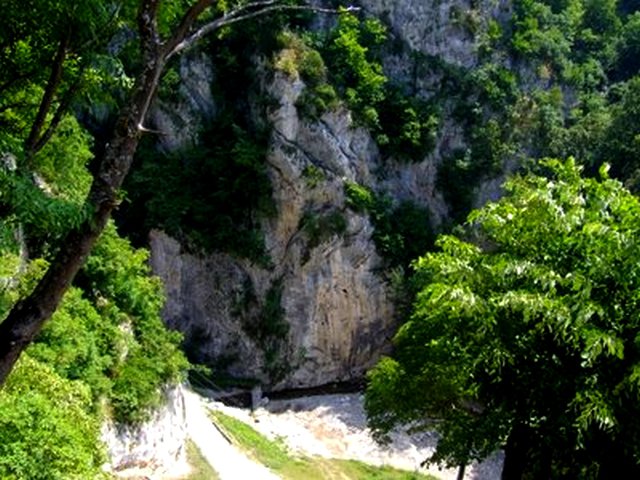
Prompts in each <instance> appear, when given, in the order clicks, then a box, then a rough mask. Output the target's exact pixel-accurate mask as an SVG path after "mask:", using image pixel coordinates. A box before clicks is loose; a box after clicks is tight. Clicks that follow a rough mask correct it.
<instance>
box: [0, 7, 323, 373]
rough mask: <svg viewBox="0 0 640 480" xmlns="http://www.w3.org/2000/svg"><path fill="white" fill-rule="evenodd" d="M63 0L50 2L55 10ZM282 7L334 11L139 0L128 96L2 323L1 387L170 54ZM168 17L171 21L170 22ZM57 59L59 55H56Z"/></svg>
mask: <svg viewBox="0 0 640 480" xmlns="http://www.w3.org/2000/svg"><path fill="white" fill-rule="evenodd" d="M91 3H92V2H89V4H91ZM107 3H109V2H107ZM65 4H66V2H61V3H60V5H58V3H56V2H52V5H54V6H55V7H56V8H57V7H59V6H64V5H65ZM124 6H125V7H126V6H128V3H124ZM61 8H62V7H61ZM54 10H55V8H54ZM282 10H313V11H320V12H332V13H333V12H335V10H326V9H321V8H315V7H311V6H307V5H292V4H290V3H287V2H286V1H285V0H283V1H279V0H257V1H253V2H250V1H244V0H241V1H238V2H226V1H224V0H194V1H192V2H186V1H182V0H171V1H169V0H167V1H164V2H163V1H161V0H140V1H139V6H138V11H137V17H136V19H137V20H136V23H137V39H138V41H139V46H140V50H139V60H140V61H139V64H140V68H139V71H138V73H137V75H136V77H135V80H134V82H133V86H132V87H131V89H130V90H129V91H128V92H127V93H126V101H125V102H124V104H123V107H122V108H121V109H120V111H119V112H118V115H117V120H116V122H115V125H114V127H113V130H112V132H111V135H110V138H109V140H108V141H107V142H106V143H105V146H104V148H103V149H102V151H100V152H99V153H98V154H97V155H98V158H96V159H95V164H96V165H97V166H96V168H95V173H94V174H93V180H92V183H91V187H90V190H89V193H88V195H87V198H86V201H85V206H84V210H83V211H84V217H83V219H82V220H81V221H80V222H78V223H77V224H76V225H74V226H73V227H71V228H70V229H69V231H68V232H67V233H66V235H65V236H64V238H63V239H62V240H61V241H60V242H59V245H58V246H57V250H56V253H55V255H54V256H53V258H52V259H51V262H50V266H49V268H48V269H47V271H46V273H45V274H44V276H43V278H42V279H41V280H40V281H39V282H38V284H37V285H36V287H35V288H34V290H33V291H32V292H31V293H30V294H29V295H27V296H26V297H25V298H23V299H22V300H20V301H19V302H18V303H17V304H16V305H15V306H14V307H13V309H12V310H11V311H10V313H9V315H8V316H7V318H6V319H5V320H4V321H3V322H2V323H1V324H0V385H2V384H3V383H4V381H5V380H6V378H7V375H8V374H9V373H10V371H11V369H12V368H13V365H14V364H15V362H16V361H17V360H18V358H19V356H20V354H21V352H22V351H23V350H24V349H25V348H26V347H27V346H28V345H29V344H30V343H31V342H32V340H33V339H34V337H35V336H36V335H37V333H38V332H39V331H40V330H41V328H42V326H43V325H44V323H45V322H46V320H47V319H48V318H50V317H51V315H52V313H53V312H54V311H55V309H56V308H57V306H58V304H59V303H60V301H61V299H62V296H63V294H64V293H65V292H66V291H67V290H68V289H69V287H70V285H71V282H72V281H73V278H74V277H75V275H76V273H77V272H78V270H79V269H80V267H81V266H82V264H83V263H84V261H85V260H86V258H87V256H88V254H89V252H90V251H91V248H92V247H93V245H94V244H95V242H96V240H97V238H98V237H99V235H100V233H101V232H102V231H103V229H104V228H105V226H106V224H107V222H108V220H109V218H110V215H111V212H112V211H113V209H114V208H115V207H116V206H117V205H118V202H119V199H120V194H119V190H120V187H121V185H122V182H123V180H124V178H125V176H126V175H127V173H128V171H129V169H130V167H131V162H132V160H133V155H134V153H135V151H136V149H137V147H138V143H139V141H140V137H141V135H142V134H143V133H145V132H148V129H146V128H145V126H144V125H145V117H146V114H147V112H148V110H149V106H150V105H151V102H152V101H153V98H154V96H155V93H156V90H157V88H158V84H159V82H160V79H161V77H162V74H163V72H164V71H165V68H166V66H167V63H168V62H169V60H170V59H171V58H173V57H175V56H177V55H179V54H180V53H182V52H183V51H185V50H187V49H189V48H191V47H192V46H193V45H194V44H196V43H197V42H198V41H199V40H200V39H202V38H203V37H205V36H206V35H209V34H211V33H212V32H215V31H218V30H220V29H221V28H223V27H226V26H229V25H232V24H235V23H237V22H241V21H246V20H248V19H251V18H255V17H258V16H261V15H265V14H268V13H270V12H275V11H282ZM174 18H176V19H177V20H176V21H172V20H173V19H174ZM62 42H63V43H62V46H61V47H59V48H58V50H57V52H58V54H56V57H55V59H54V67H53V68H52V73H51V76H50V78H53V80H52V82H53V84H54V86H55V88H57V86H58V85H60V82H59V81H58V80H57V79H56V78H54V77H57V74H56V72H55V71H56V67H55V66H56V65H62V63H63V60H64V57H65V55H64V52H66V51H67V49H66V46H67V44H66V43H64V40H62ZM58 57H62V60H60V58H58ZM48 83H50V82H48ZM46 90H47V89H46V88H45V95H44V97H43V101H42V103H44V104H46V105H45V109H46V111H47V112H49V111H50V107H49V106H48V105H49V101H48V100H47V98H45V97H47V96H48V93H47V92H46ZM44 116H45V117H46V114H45V115H44ZM39 118H40V115H39V114H37V115H36V121H34V123H33V125H34V128H35V130H37V132H36V134H35V136H34V135H32V134H30V135H29V138H31V137H33V138H35V143H32V142H31V141H30V140H29V138H28V139H27V141H26V142H25V145H24V147H25V152H26V155H25V156H26V157H27V158H28V156H29V150H30V147H31V146H34V145H39V140H40V139H41V138H43V137H42V135H43V133H42V131H43V127H40V126H38V125H37V124H38V123H39V121H38V119H39ZM32 130H33V129H32Z"/></svg>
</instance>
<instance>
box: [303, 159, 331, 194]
mask: <svg viewBox="0 0 640 480" xmlns="http://www.w3.org/2000/svg"><path fill="white" fill-rule="evenodd" d="M302 178H304V181H305V183H306V184H307V186H308V187H309V188H316V187H317V186H318V185H320V184H321V183H322V182H324V181H325V180H326V179H327V178H326V175H325V173H324V172H323V171H322V170H321V169H320V168H318V167H316V166H315V165H313V164H311V165H307V166H306V167H304V169H303V170H302Z"/></svg>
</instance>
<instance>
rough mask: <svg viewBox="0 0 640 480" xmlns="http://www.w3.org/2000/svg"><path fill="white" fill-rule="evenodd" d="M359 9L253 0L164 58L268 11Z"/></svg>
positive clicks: (218, 20)
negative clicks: (256, 0)
mask: <svg viewBox="0 0 640 480" xmlns="http://www.w3.org/2000/svg"><path fill="white" fill-rule="evenodd" d="M256 7H257V8H258V10H254V11H248V10H250V9H251V8H256ZM358 10H360V9H359V8H358V7H353V6H350V7H347V8H344V9H339V10H337V9H332V8H321V7H314V6H311V5H283V4H278V3H277V2H276V1H265V2H253V3H250V4H247V5H245V6H244V7H241V8H239V9H237V10H234V11H232V12H229V13H228V14H227V15H224V16H222V17H220V18H216V19H215V20H212V21H211V22H208V23H206V24H204V25H203V26H201V27H200V28H198V30H196V31H195V32H194V33H192V34H191V35H189V36H186V37H185V38H184V39H183V40H181V41H180V42H178V43H177V44H176V45H175V47H174V48H173V49H171V50H169V51H168V52H167V55H166V57H165V58H167V59H168V58H170V57H172V56H173V55H176V54H178V53H181V52H182V51H184V50H187V49H189V48H191V47H192V46H193V45H194V44H195V43H196V42H197V41H198V40H200V39H201V38H202V37H204V36H206V35H208V34H210V33H212V32H214V31H216V30H220V29H221V28H223V27H226V26H228V25H232V24H234V23H238V22H243V21H246V20H250V19H252V18H256V17H261V16H263V15H266V14H268V13H272V12H276V11H311V12H316V13H329V14H340V13H344V12H354V11H358Z"/></svg>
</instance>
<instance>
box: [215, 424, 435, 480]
mask: <svg viewBox="0 0 640 480" xmlns="http://www.w3.org/2000/svg"><path fill="white" fill-rule="evenodd" d="M211 419H212V420H213V421H214V422H215V423H216V425H218V427H220V428H221V429H222V430H223V431H224V432H225V433H226V435H227V436H228V437H229V438H230V439H231V440H232V441H233V442H234V443H235V444H236V446H238V447H239V448H240V449H242V450H244V451H245V452H246V453H247V455H248V456H250V457H251V458H253V459H254V460H256V461H257V462H259V463H261V464H263V465H265V466H266V467H268V468H269V469H271V470H272V471H273V472H275V473H277V474H278V475H279V476H280V477H282V478H283V479H284V480H376V479H380V480H383V479H384V480H436V478H435V477H433V476H430V475H423V474H421V473H416V472H409V471H404V470H398V469H395V468H391V467H376V466H373V465H368V464H366V463H363V462H359V461H356V460H337V459H325V458H321V457H305V456H299V455H295V454H293V453H291V452H290V451H289V450H288V449H287V447H286V445H285V444H284V442H283V441H282V440H279V439H277V440H269V439H268V438H266V437H264V436H263V435H261V434H260V433H258V432H257V431H256V430H254V429H253V428H252V427H250V426H249V425H247V424H246V423H244V422H242V421H240V420H238V419H236V418H233V417H230V416H229V415H225V414H224V413H222V412H220V411H211Z"/></svg>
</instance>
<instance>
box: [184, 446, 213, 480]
mask: <svg viewBox="0 0 640 480" xmlns="http://www.w3.org/2000/svg"><path fill="white" fill-rule="evenodd" d="M187 461H188V462H189V466H190V467H191V473H189V475H187V476H186V477H185V478H184V480H218V479H219V478H220V477H219V476H218V473H217V472H216V471H215V470H214V469H213V467H212V466H211V465H209V462H207V460H206V459H205V458H204V456H203V455H202V452H201V451H200V449H199V448H198V446H197V445H196V444H195V443H194V442H193V440H187Z"/></svg>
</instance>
